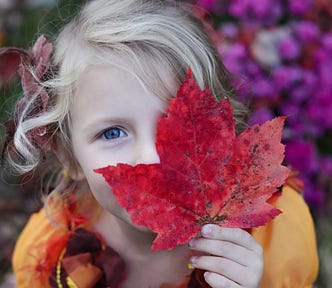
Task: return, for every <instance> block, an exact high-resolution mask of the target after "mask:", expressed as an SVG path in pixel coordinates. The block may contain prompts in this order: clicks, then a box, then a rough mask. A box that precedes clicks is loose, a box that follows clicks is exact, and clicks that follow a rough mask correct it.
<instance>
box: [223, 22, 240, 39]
mask: <svg viewBox="0 0 332 288" xmlns="http://www.w3.org/2000/svg"><path fill="white" fill-rule="evenodd" d="M219 31H220V33H221V35H223V36H224V37H225V38H228V39H232V40H233V39H235V38H236V37H237V36H238V34H239V26H238V25H237V24H236V23H223V24H222V25H221V26H220V29H219Z"/></svg>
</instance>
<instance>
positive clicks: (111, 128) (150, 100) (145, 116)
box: [71, 66, 167, 223]
mask: <svg viewBox="0 0 332 288" xmlns="http://www.w3.org/2000/svg"><path fill="white" fill-rule="evenodd" d="M76 87H77V88H76V90H75V93H74V97H73V104H72V107H71V121H72V127H71V136H72V144H73V151H74V154H75V157H76V159H77V161H78V163H79V164H80V166H81V169H82V172H83V174H82V177H85V178H86V180H87V182H88V184H89V186H90V189H91V192H92V193H93V195H94V196H95V198H96V199H97V201H98V202H99V203H100V205H101V206H102V207H103V208H104V209H106V210H107V211H108V212H110V213H111V214H113V215H115V216H117V217H119V218H121V219H123V220H125V221H127V222H128V223H129V222H130V220H129V216H128V214H127V213H126V211H125V210H124V209H123V208H122V207H120V206H119V205H118V204H117V202H116V199H115V197H114V195H113V193H112V189H111V187H110V186H109V185H108V184H107V183H106V182H105V180H104V178H103V177H102V176H101V175H100V174H96V173H95V172H94V171H93V170H94V169H96V168H100V167H105V166H108V165H115V164H117V163H127V164H130V165H136V164H138V163H145V164H148V163H159V156H158V153H157V151H156V147H155V138H156V130H157V120H158V118H159V117H160V116H161V115H162V114H163V113H165V111H166V109H167V103H166V102H164V101H162V100H161V99H159V98H157V97H156V96H155V95H153V94H151V93H150V92H149V91H147V90H145V89H144V88H143V86H142V85H141V84H140V83H139V81H138V80H137V79H136V78H135V77H134V76H133V75H132V74H130V73H129V72H126V71H124V70H121V69H119V68H116V67H97V66H94V67H89V69H87V70H86V71H85V72H84V73H83V74H82V75H81V77H80V78H79V79H78V82H77V85H76Z"/></svg>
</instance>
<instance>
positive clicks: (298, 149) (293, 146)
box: [285, 140, 318, 174]
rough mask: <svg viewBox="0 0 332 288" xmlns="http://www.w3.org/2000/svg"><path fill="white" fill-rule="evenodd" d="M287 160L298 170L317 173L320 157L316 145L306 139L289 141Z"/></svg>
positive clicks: (286, 152)
mask: <svg viewBox="0 0 332 288" xmlns="http://www.w3.org/2000/svg"><path fill="white" fill-rule="evenodd" d="M285 156H286V161H287V162H288V163H289V164H290V165H291V166H292V167H293V168H294V169H296V170H299V171H302V172H303V173H305V174H310V173H315V172H317V169H318V159H317V152H316V149H315V146H314V144H313V143H312V142H309V141H305V140H294V141H292V142H289V143H288V144H287V146H286V151H285Z"/></svg>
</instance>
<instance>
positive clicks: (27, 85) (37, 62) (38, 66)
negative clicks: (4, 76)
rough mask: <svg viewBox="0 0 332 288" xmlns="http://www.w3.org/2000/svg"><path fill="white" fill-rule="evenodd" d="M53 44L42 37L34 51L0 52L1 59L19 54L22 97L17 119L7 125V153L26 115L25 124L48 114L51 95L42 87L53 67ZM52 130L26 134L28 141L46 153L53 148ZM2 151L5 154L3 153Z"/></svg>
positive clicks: (18, 106) (16, 114) (17, 107)
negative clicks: (50, 68)
mask: <svg viewBox="0 0 332 288" xmlns="http://www.w3.org/2000/svg"><path fill="white" fill-rule="evenodd" d="M52 50H53V47H52V44H51V43H50V42H49V41H48V40H47V39H46V38H45V37H44V36H43V35H42V36H40V37H39V38H38V39H37V41H36V43H35V44H34V46H33V48H32V50H31V51H28V50H24V49H20V48H16V47H8V48H3V49H1V50H0V59H1V58H5V57H8V56H9V55H13V54H14V55H15V54H17V55H18V56H17V57H19V58H20V61H17V65H18V67H16V70H18V73H19V75H20V77H21V84H22V89H23V96H22V98H21V99H19V100H18V102H17V104H16V107H15V114H14V118H13V119H11V120H9V121H7V122H6V128H7V135H6V140H5V145H4V150H5V149H6V148H7V147H8V146H9V145H10V144H11V143H12V140H13V137H14V134H15V130H16V128H17V123H18V122H19V121H20V120H22V119H20V118H21V117H22V115H23V120H26V119H30V118H34V117H38V116H39V115H41V114H43V113H44V112H45V111H47V109H48V107H49V95H48V93H47V90H46V89H45V87H43V86H42V85H41V83H42V82H43V81H45V80H46V79H45V78H46V74H47V70H48V69H49V65H50V60H49V58H50V55H51V53H52ZM53 130H54V129H53V128H52V127H51V126H50V125H48V126H43V127H37V128H34V129H31V130H30V131H28V133H27V138H28V139H29V141H30V142H31V143H32V144H33V145H36V146H37V147H38V148H40V149H41V150H43V151H47V150H49V149H50V148H51V142H52V141H51V139H50V138H51V136H52V134H53ZM4 150H3V151H4Z"/></svg>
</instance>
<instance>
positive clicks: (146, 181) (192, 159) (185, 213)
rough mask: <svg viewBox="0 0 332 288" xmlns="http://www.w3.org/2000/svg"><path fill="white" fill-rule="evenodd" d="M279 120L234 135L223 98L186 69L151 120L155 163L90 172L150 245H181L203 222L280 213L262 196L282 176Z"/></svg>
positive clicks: (262, 219) (256, 222)
mask: <svg viewBox="0 0 332 288" xmlns="http://www.w3.org/2000/svg"><path fill="white" fill-rule="evenodd" d="M284 120H285V119H284V117H279V118H275V119H273V120H271V121H269V122H266V123H264V124H263V125H261V126H259V125H256V126H253V127H251V128H249V129H247V130H245V131H244V132H243V133H241V134H240V135H238V136H236V133H235V122H234V119H233V111H232V108H231V105H230V102H229V100H227V99H224V100H221V101H220V102H216V101H215V100H214V97H213V95H212V94H211V92H210V91H209V90H208V89H206V90H204V91H202V90H201V89H200V88H199V86H198V84H197V83H196V82H195V80H194V78H193V76H192V74H191V71H190V70H189V71H188V75H187V79H186V80H185V81H184V83H183V84H182V86H181V87H180V88H179V91H178V93H177V96H176V98H174V99H172V100H171V101H170V104H169V108H168V113H167V116H165V117H163V118H160V119H159V122H158V131H157V140H156V148H157V151H158V154H159V158H160V164H138V165H136V166H130V165H127V164H121V163H120V164H117V165H116V166H108V167H105V168H100V169H96V170H95V172H97V173H101V174H102V175H103V176H104V178H105V180H106V181H107V182H108V184H109V185H110V186H111V187H112V190H113V193H114V195H115V196H116V198H117V201H118V203H119V204H120V205H121V206H123V207H124V208H125V209H126V210H127V211H128V213H129V214H130V215H131V220H132V222H133V223H135V224H136V225H144V226H147V227H149V228H150V229H151V230H152V231H154V232H155V233H157V237H156V238H155V240H154V242H153V244H152V250H162V249H173V248H175V247H176V246H177V245H179V244H184V243H187V242H188V241H189V240H190V239H191V238H193V237H195V236H196V235H197V233H198V232H199V231H200V229H201V226H202V225H204V224H206V223H214V224H218V225H220V226H223V227H240V228H250V227H256V226H260V225H264V224H266V223H267V222H268V221H270V220H271V219H273V218H274V217H275V216H277V215H278V214H279V213H280V211H279V210H278V209H276V208H274V207H273V206H272V205H270V204H268V203H267V202H266V201H267V200H268V199H269V198H270V197H271V196H272V195H273V194H274V193H275V192H276V191H277V188H278V187H279V186H281V185H282V184H283V183H284V182H285V179H286V178H287V176H288V174H289V170H288V168H286V167H285V166H282V165H281V163H282V161H283V158H284V145H282V144H281V143H280V141H281V134H282V128H283V124H284Z"/></svg>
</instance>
